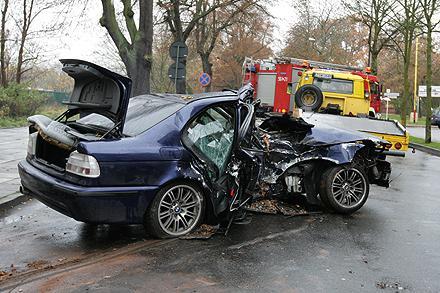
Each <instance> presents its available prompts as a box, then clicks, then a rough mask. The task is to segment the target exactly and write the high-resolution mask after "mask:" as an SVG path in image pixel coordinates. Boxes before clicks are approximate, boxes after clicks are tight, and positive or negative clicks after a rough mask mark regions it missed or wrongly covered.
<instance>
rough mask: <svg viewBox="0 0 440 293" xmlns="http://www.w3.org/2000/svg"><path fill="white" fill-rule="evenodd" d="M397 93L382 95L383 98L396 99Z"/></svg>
mask: <svg viewBox="0 0 440 293" xmlns="http://www.w3.org/2000/svg"><path fill="white" fill-rule="evenodd" d="M399 95H400V94H399V93H388V92H386V93H384V96H385V98H390V99H397V97H398V96H399Z"/></svg>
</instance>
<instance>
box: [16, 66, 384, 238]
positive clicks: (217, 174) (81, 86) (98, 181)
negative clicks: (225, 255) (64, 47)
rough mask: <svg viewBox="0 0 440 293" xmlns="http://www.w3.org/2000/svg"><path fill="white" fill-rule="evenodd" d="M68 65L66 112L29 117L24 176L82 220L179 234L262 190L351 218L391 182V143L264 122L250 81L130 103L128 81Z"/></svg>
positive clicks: (27, 188)
mask: <svg viewBox="0 0 440 293" xmlns="http://www.w3.org/2000/svg"><path fill="white" fill-rule="evenodd" d="M62 63H63V70H64V71H65V72H66V73H67V74H68V75H70V76H71V77H72V78H73V79H74V80H75V86H74V90H73V93H72V96H71V98H70V100H69V101H66V102H65V103H66V104H67V106H68V110H67V111H66V112H65V113H63V114H62V115H60V116H59V117H58V118H56V119H54V120H52V119H50V118H48V117H46V116H42V115H35V116H32V117H29V119H28V121H29V122H30V127H29V145H28V154H27V158H26V160H24V161H22V162H20V163H19V172H20V177H21V184H22V192H23V193H25V194H28V195H31V196H33V197H35V198H37V199H38V200H39V201H41V202H43V203H45V204H46V205H48V206H49V207H51V208H53V209H55V210H57V211H59V212H61V213H63V214H65V215H67V216H70V217H72V218H74V219H76V220H78V221H83V222H86V223H106V224H112V223H120V224H137V223H143V224H145V226H146V228H147V229H148V231H149V232H150V233H151V234H153V235H155V236H157V237H176V236H180V235H183V234H186V233H188V232H190V231H191V230H193V229H194V228H195V227H197V226H198V225H199V224H200V223H201V222H202V221H204V220H205V219H206V218H207V217H209V218H211V219H217V220H219V221H220V220H221V219H225V218H226V219H230V218H233V217H234V212H236V211H239V210H240V209H241V208H242V207H243V206H244V205H245V204H247V203H249V202H251V201H252V200H253V199H255V198H256V197H286V196H287V197H297V196H303V197H305V198H306V199H307V201H308V202H309V203H311V204H320V205H323V206H324V207H326V208H328V209H330V210H332V211H335V212H340V213H352V212H354V211H356V210H358V209H359V208H360V207H362V206H363V205H364V203H365V201H366V200H367V198H368V194H369V184H370V183H374V184H378V185H382V186H387V185H388V180H389V175H390V172H391V168H390V164H389V163H388V162H387V161H386V160H385V156H386V154H387V150H386V147H387V143H386V142H384V141H382V140H379V139H377V138H375V137H371V136H368V135H365V134H363V133H359V132H347V131H344V130H337V129H335V128H331V127H328V128H321V127H320V128H318V127H314V126H313V125H311V124H308V123H306V122H305V121H304V120H302V119H300V118H299V119H297V118H291V117H289V116H287V115H284V116H272V117H269V118H265V119H263V120H261V121H260V120H258V121H257V119H256V117H255V113H256V111H255V108H256V107H258V104H257V103H255V102H254V101H253V99H252V97H253V92H252V88H250V87H244V88H243V89H242V90H240V91H239V92H234V91H224V92H218V93H208V94H198V95H172V94H161V95H156V94H151V95H142V96H137V97H133V98H131V99H130V87H131V81H130V79H128V78H126V77H123V76H120V75H118V74H115V73H113V72H111V71H108V70H106V69H104V68H102V67H100V66H97V65H95V64H92V63H88V62H85V61H80V60H62ZM388 147H389V146H388Z"/></svg>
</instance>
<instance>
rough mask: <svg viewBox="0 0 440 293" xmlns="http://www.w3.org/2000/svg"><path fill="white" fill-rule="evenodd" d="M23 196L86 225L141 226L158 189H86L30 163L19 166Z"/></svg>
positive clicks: (148, 187)
mask: <svg viewBox="0 0 440 293" xmlns="http://www.w3.org/2000/svg"><path fill="white" fill-rule="evenodd" d="M18 171H19V174H20V178H21V184H22V186H23V193H24V194H26V195H30V196H32V197H34V198H36V199H38V200H39V201H41V202H42V203H44V204H46V205H47V206H49V207H51V208H53V209H54V210H57V211H58V212H60V213H62V214H64V215H66V216H69V217H72V218H74V219H75V220H78V221H81V222H86V223H99V224H116V223H117V224H140V223H142V222H143V216H144V214H145V211H146V209H147V207H148V205H149V204H150V202H151V200H152V199H153V198H154V196H155V194H156V192H157V190H158V188H159V187H158V186H136V187H84V186H79V185H74V184H72V183H69V182H65V181H62V180H60V179H58V178H54V177H53V176H50V175H48V174H46V173H44V172H42V171H41V170H39V169H37V168H35V167H34V166H33V165H31V164H30V163H29V162H27V161H21V162H20V163H19V164H18Z"/></svg>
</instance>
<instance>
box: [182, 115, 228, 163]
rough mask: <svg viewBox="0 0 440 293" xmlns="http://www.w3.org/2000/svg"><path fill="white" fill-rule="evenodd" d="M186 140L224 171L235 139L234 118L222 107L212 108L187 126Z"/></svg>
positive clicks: (190, 145)
mask: <svg viewBox="0 0 440 293" xmlns="http://www.w3.org/2000/svg"><path fill="white" fill-rule="evenodd" d="M183 139H184V141H185V142H186V144H187V145H188V147H190V148H191V149H193V150H195V152H196V153H198V154H201V155H202V156H203V157H206V158H207V159H209V160H210V161H211V162H212V163H214V165H215V166H216V167H217V168H218V170H219V171H220V172H223V170H224V168H225V166H226V163H227V159H228V157H229V154H230V152H231V149H232V143H233V139H234V124H233V118H232V117H231V116H230V115H229V114H228V113H227V112H226V111H224V110H223V109H222V108H220V107H215V108H210V109H208V110H207V111H205V112H204V113H203V114H202V115H200V116H199V117H198V118H197V119H195V120H194V121H193V122H192V123H191V124H190V125H189V127H188V128H187V130H186V133H185V135H184V137H183Z"/></svg>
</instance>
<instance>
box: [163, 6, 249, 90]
mask: <svg viewBox="0 0 440 293" xmlns="http://www.w3.org/2000/svg"><path fill="white" fill-rule="evenodd" d="M207 1H210V2H211V3H210V5H209V6H206V9H204V5H205V3H206V2H207ZM240 1H241V0H222V1H216V0H159V1H158V2H157V4H158V6H159V7H160V8H161V9H162V11H163V21H164V23H166V24H167V25H168V28H169V30H170V32H171V33H172V34H173V37H174V41H180V42H183V43H186V41H187V40H188V38H189V37H190V35H191V33H192V31H193V30H194V28H195V27H196V25H197V23H198V22H199V21H200V19H202V18H203V17H206V16H207V15H209V14H210V13H212V12H213V11H215V10H216V9H218V8H221V7H226V6H229V5H234V4H235V3H238V2H240ZM181 63H182V64H183V66H184V67H185V68H186V61H185V60H183V61H182V62H181ZM176 91H177V92H178V93H185V92H186V79H178V80H177V85H176Z"/></svg>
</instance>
